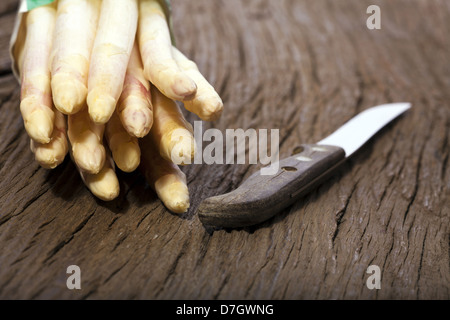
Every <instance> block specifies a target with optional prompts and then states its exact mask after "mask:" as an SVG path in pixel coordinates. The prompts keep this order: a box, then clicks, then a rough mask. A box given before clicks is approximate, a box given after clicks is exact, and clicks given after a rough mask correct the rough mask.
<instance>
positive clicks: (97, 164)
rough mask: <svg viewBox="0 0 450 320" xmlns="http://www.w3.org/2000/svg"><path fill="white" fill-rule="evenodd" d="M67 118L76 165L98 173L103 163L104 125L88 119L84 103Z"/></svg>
mask: <svg viewBox="0 0 450 320" xmlns="http://www.w3.org/2000/svg"><path fill="white" fill-rule="evenodd" d="M68 118H69V119H68V127H69V129H68V136H69V140H70V144H71V150H72V154H73V159H74V161H75V163H76V165H77V166H78V167H79V168H80V169H81V170H83V171H86V172H88V173H90V174H97V173H99V172H100V170H101V169H102V168H103V165H104V163H105V147H104V146H103V144H102V141H103V133H104V129H105V125H103V124H96V123H94V122H93V121H92V120H91V119H90V117H89V113H88V110H87V106H86V104H85V105H84V107H83V109H81V111H79V112H78V113H76V114H72V115H69V116H68Z"/></svg>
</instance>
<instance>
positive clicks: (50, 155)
mask: <svg viewBox="0 0 450 320" xmlns="http://www.w3.org/2000/svg"><path fill="white" fill-rule="evenodd" d="M66 130H67V126H66V119H65V117H64V115H63V114H62V113H60V112H59V111H55V123H54V130H53V133H52V139H51V140H50V142H49V143H46V144H42V143H39V142H36V141H34V140H31V141H30V148H31V151H32V152H33V153H34V155H35V159H36V161H37V162H38V163H39V164H40V165H41V167H43V168H46V169H54V168H56V167H57V166H58V165H60V164H61V163H62V162H63V161H64V158H65V157H66V154H67V152H68V150H69V146H68V142H67V132H66Z"/></svg>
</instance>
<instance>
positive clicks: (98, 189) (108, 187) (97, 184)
mask: <svg viewBox="0 0 450 320" xmlns="http://www.w3.org/2000/svg"><path fill="white" fill-rule="evenodd" d="M71 156H72V159H73V154H72V153H71ZM77 169H78V172H79V173H80V176H81V179H82V180H83V183H84V184H85V185H86V187H87V188H88V189H89V190H90V191H91V192H92V194H93V195H94V196H96V197H97V198H99V199H101V200H103V201H112V200H114V199H115V198H117V196H118V195H119V192H120V186H119V180H118V179H117V176H116V173H115V172H114V162H113V160H112V158H111V155H110V154H109V152H108V153H107V154H106V161H105V164H104V166H103V167H102V169H101V170H100V171H99V172H98V173H97V174H92V173H88V172H86V171H83V170H82V169H81V168H80V167H78V166H77Z"/></svg>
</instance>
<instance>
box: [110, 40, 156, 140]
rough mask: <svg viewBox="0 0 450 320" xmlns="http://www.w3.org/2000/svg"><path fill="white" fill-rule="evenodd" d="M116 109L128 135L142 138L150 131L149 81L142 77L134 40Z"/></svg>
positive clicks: (151, 116) (151, 118)
mask: <svg viewBox="0 0 450 320" xmlns="http://www.w3.org/2000/svg"><path fill="white" fill-rule="evenodd" d="M117 111H118V113H119V116H120V120H121V121H122V124H123V126H124V128H125V129H126V130H127V131H128V133H129V134H130V135H132V136H135V137H137V138H142V137H144V136H146V135H147V134H148V133H149V132H150V129H151V127H152V124H153V106H152V103H151V96H150V83H149V82H148V80H146V79H145V77H144V67H143V66H142V60H141V55H140V53H139V48H138V46H137V43H136V42H135V43H134V46H133V50H132V51H131V57H130V62H129V63H128V68H127V73H126V76H125V82H124V85H123V91H122V94H121V96H120V99H119V102H118V104H117Z"/></svg>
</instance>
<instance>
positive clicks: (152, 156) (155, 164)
mask: <svg viewBox="0 0 450 320" xmlns="http://www.w3.org/2000/svg"><path fill="white" fill-rule="evenodd" d="M139 144H140V147H141V150H142V160H141V164H140V166H139V168H140V171H141V172H142V174H143V175H144V177H145V178H146V180H147V182H148V183H149V185H150V186H151V187H152V189H153V190H155V192H156V194H157V195H158V198H159V199H160V200H161V201H162V202H163V204H164V205H165V206H166V208H167V209H168V210H170V211H171V212H174V213H179V214H181V213H184V212H186V211H187V210H188V208H189V189H188V187H187V183H186V176H185V174H184V173H183V172H182V171H181V170H180V168H179V167H178V166H177V165H175V164H173V163H172V162H171V161H167V160H165V159H164V158H162V157H161V156H160V155H159V153H158V151H157V148H156V146H155V145H154V143H153V141H152V139H151V138H150V136H146V137H144V138H143V139H139Z"/></svg>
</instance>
